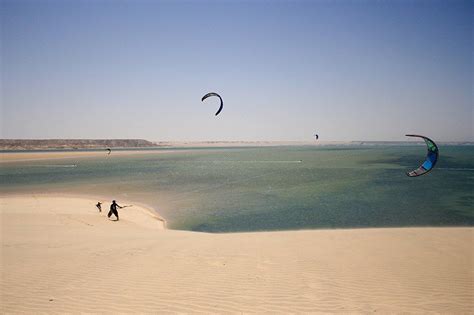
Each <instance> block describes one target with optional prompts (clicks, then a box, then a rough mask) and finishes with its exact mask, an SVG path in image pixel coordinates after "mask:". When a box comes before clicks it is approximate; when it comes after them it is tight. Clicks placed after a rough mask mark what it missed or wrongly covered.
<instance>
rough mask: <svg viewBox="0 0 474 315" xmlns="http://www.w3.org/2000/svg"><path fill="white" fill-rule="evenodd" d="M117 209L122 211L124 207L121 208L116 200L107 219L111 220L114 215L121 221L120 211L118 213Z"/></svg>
mask: <svg viewBox="0 0 474 315" xmlns="http://www.w3.org/2000/svg"><path fill="white" fill-rule="evenodd" d="M117 207H119V208H120V209H122V208H123V207H121V206H119V205H118V204H117V203H116V202H115V200H113V201H112V204H111V205H110V211H109V214H107V217H109V218H110V216H111V215H112V214H113V215H115V216H116V217H117V220H116V221H118V220H119V215H118V211H117Z"/></svg>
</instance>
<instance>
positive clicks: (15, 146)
mask: <svg viewBox="0 0 474 315" xmlns="http://www.w3.org/2000/svg"><path fill="white" fill-rule="evenodd" d="M418 144H423V142H421V141H324V140H318V141H154V142H152V141H148V140H144V139H0V151H45V150H46V151H47V150H65V151H70V150H71V151H75V150H100V149H106V148H114V149H153V148H204V147H215V148H219V147H271V146H332V145H341V146H342V145H349V146H379V145H418ZM438 144H442V145H468V146H470V145H474V142H471V141H447V142H438ZM423 145H424V144H423Z"/></svg>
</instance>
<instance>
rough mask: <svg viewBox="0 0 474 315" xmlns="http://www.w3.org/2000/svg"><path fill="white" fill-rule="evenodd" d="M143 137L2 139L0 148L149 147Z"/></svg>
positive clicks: (150, 145)
mask: <svg viewBox="0 0 474 315" xmlns="http://www.w3.org/2000/svg"><path fill="white" fill-rule="evenodd" d="M154 146H156V144H154V143H153V142H150V141H147V140H143V139H0V150H12V151H23V150H54V149H58V150H79V149H105V148H149V147H154Z"/></svg>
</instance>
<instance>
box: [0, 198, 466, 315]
mask: <svg viewBox="0 0 474 315" xmlns="http://www.w3.org/2000/svg"><path fill="white" fill-rule="evenodd" d="M94 202H96V201H95V200H88V199H78V198H66V197H61V198H59V197H54V198H53V197H37V198H33V197H3V198H0V211H1V216H0V218H1V228H2V230H1V245H2V252H1V258H2V259H1V265H0V268H1V276H2V282H1V287H0V290H1V291H0V293H1V311H2V312H12V313H20V312H27V313H32V312H48V313H49V312H57V313H64V312H95V313H96V312H107V313H115V312H122V313H138V312H147V313H150V312H155V313H157V312H160V313H162V312H185V313H195V312H204V313H228V312H233V313H238V312H250V313H262V312H271V313H301V312H358V313H361V312H364V313H368V312H382V313H387V312H415V313H427V312H441V313H457V314H461V313H466V314H467V313H472V312H473V310H474V304H473V303H474V302H473V299H474V296H473V292H474V287H473V269H474V267H473V251H474V250H473V237H474V229H473V228H409V229H361V230H324V231H323V230H320V231H291V232H268V233H267V232H266V233H237V234H206V233H192V232H182V231H171V230H165V229H162V227H163V226H162V223H161V221H159V220H157V219H156V218H153V217H151V216H150V215H149V214H148V213H147V212H146V209H138V207H137V208H135V207H134V208H127V209H123V210H122V211H120V214H121V220H120V221H119V222H112V221H108V220H107V218H106V216H105V214H104V213H103V212H102V213H101V214H99V213H98V212H97V210H96V209H95V207H94ZM71 204H75V205H76V206H75V207H69V205H71ZM106 208H107V205H106ZM129 210H130V211H129ZM142 210H143V211H142Z"/></svg>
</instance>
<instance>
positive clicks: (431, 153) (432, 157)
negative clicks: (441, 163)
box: [406, 135, 439, 177]
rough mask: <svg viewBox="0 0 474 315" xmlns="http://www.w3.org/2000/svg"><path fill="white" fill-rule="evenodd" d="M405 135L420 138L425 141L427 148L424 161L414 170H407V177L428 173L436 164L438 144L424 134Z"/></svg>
mask: <svg viewBox="0 0 474 315" xmlns="http://www.w3.org/2000/svg"><path fill="white" fill-rule="evenodd" d="M406 136H407V137H418V138H422V139H423V140H424V141H425V143H426V146H427V148H428V153H427V155H426V160H425V162H423V164H421V165H420V167H418V168H417V169H416V170H413V171H411V172H408V173H407V175H408V176H409V177H416V176H421V175H424V174H426V173H428V172H429V171H431V170H432V169H433V168H434V166H435V165H436V162H437V161H438V155H439V150H438V146H437V145H436V143H434V141H433V140H431V139H430V138H427V137H425V136H419V135H406Z"/></svg>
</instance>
